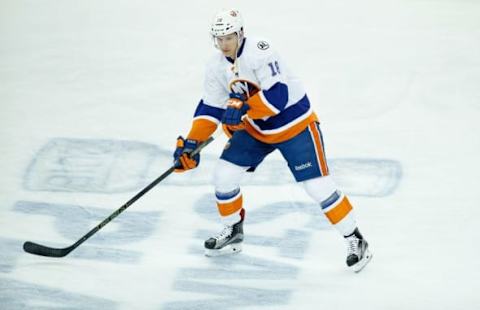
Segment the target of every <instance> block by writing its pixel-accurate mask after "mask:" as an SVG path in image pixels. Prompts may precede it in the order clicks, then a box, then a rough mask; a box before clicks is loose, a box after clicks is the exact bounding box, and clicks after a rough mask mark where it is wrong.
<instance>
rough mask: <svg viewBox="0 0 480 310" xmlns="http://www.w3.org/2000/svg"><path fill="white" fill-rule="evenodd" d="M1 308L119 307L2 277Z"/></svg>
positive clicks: (86, 309)
mask: <svg viewBox="0 0 480 310" xmlns="http://www.w3.org/2000/svg"><path fill="white" fill-rule="evenodd" d="M0 308H1V309H36V310H47V309H71V310H96V309H105V310H110V309H117V308H118V305H117V303H116V302H114V301H112V300H108V299H104V298H99V297H94V296H88V295H82V294H78V293H72V292H67V291H64V290H61V289H58V288H52V287H47V286H42V285H38V284H33V283H27V282H21V281H16V280H12V279H7V278H3V277H2V276H1V275H0Z"/></svg>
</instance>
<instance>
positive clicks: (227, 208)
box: [217, 195, 243, 216]
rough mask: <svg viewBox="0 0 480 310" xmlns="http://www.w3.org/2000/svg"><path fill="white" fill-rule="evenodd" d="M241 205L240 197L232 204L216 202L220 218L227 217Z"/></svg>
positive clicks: (241, 198) (241, 199)
mask: <svg viewBox="0 0 480 310" xmlns="http://www.w3.org/2000/svg"><path fill="white" fill-rule="evenodd" d="M242 205H243V197H242V195H240V196H239V197H238V198H237V199H235V200H234V201H232V202H227V203H221V202H217V207H218V212H219V213H220V215H221V216H228V215H230V214H233V213H235V212H237V211H238V210H240V209H241V208H242Z"/></svg>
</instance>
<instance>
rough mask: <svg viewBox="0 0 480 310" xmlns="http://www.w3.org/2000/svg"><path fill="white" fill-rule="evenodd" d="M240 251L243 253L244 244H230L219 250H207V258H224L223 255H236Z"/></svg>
mask: <svg viewBox="0 0 480 310" xmlns="http://www.w3.org/2000/svg"><path fill="white" fill-rule="evenodd" d="M240 251H242V244H241V243H236V244H229V245H227V246H225V247H223V248H221V249H218V250H211V249H205V256H208V257H214V256H222V255H228V254H235V253H238V252H240Z"/></svg>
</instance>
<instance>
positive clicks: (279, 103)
mask: <svg viewBox="0 0 480 310" xmlns="http://www.w3.org/2000/svg"><path fill="white" fill-rule="evenodd" d="M263 95H264V96H265V98H267V100H268V102H269V103H270V104H271V105H273V106H274V107H275V108H277V109H279V110H280V111H282V110H283V109H285V106H286V105H287V102H288V87H287V85H285V84H283V83H280V82H277V83H275V84H274V85H273V86H272V87H270V89H269V90H264V91H263Z"/></svg>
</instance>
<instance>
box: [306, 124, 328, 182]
mask: <svg viewBox="0 0 480 310" xmlns="http://www.w3.org/2000/svg"><path fill="white" fill-rule="evenodd" d="M308 126H309V127H310V132H311V133H312V135H313V139H314V142H315V149H316V151H317V157H318V162H319V163H320V172H321V173H322V176H326V175H328V167H327V159H326V158H325V153H324V152H323V144H322V139H321V138H320V132H319V131H318V128H317V125H316V123H310V125H308Z"/></svg>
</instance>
